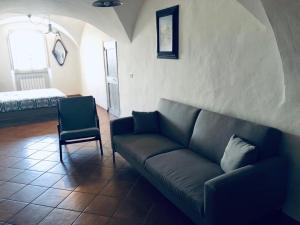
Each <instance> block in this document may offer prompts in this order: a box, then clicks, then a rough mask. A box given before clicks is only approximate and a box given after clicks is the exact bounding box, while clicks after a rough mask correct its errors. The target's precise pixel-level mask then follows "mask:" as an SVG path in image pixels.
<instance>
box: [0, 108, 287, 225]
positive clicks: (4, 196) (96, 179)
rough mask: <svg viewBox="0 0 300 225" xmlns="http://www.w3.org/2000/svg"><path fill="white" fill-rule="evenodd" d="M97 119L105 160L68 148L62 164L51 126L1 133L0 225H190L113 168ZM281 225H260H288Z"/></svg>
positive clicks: (133, 177) (89, 149)
mask: <svg viewBox="0 0 300 225" xmlns="http://www.w3.org/2000/svg"><path fill="white" fill-rule="evenodd" d="M99 115H100V118H101V133H102V139H103V146H104V157H101V156H100V154H99V151H98V148H97V146H96V144H95V143H84V144H76V145H70V146H69V147H68V148H67V149H65V150H64V154H63V157H64V163H63V164H62V163H60V162H59V152H58V144H57V132H56V122H55V121H52V122H45V123H39V124H31V125H26V126H20V127H14V128H5V129H0V224H16V225H33V224H41V225H52V224H53V225H71V224H73V225H82V224H85V225H192V222H191V221H190V220H189V219H187V218H186V217H185V216H184V215H183V214H182V213H181V212H180V211H179V210H178V209H176V208H175V207H174V206H173V205H172V204H171V203H170V202H169V201H167V200H166V199H165V198H164V197H163V196H162V195H161V194H160V193H159V192H158V191H157V190H156V189H155V188H153V187H152V186H151V185H150V184H149V183H148V182H147V181H146V180H145V179H143V178H142V177H140V176H139V175H138V174H137V172H136V171H135V170H134V169H133V168H131V167H130V166H129V165H128V164H127V163H126V162H125V161H124V160H123V159H122V158H121V157H117V163H116V165H114V164H113V163H112V157H111V147H110V142H109V122H108V121H109V118H108V115H107V114H106V112H105V111H103V110H99ZM274 221H276V222H274ZM279 221H281V219H280V218H278V217H276V216H274V217H273V222H271V223H270V222H269V220H268V219H267V220H265V221H264V222H262V223H258V224H259V225H268V224H272V225H276V224H280V225H283V224H290V223H281V222H279Z"/></svg>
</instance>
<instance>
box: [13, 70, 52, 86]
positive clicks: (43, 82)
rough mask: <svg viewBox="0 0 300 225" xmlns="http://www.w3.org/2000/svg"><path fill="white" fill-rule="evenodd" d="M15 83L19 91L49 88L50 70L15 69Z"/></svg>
mask: <svg viewBox="0 0 300 225" xmlns="http://www.w3.org/2000/svg"><path fill="white" fill-rule="evenodd" d="M14 75H15V84H16V89H17V91H24V90H32V89H44V88H49V87H50V84H49V73H48V70H41V71H29V72H28V71H27V72H23V71H22V72H19V71H15V72H14Z"/></svg>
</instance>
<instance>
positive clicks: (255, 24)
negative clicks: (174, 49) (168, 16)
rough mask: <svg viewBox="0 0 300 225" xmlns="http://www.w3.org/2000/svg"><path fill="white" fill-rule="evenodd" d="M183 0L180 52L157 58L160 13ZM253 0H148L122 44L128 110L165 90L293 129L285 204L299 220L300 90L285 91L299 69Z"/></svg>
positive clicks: (148, 104) (286, 149) (144, 106)
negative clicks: (290, 64) (287, 65)
mask: <svg viewBox="0 0 300 225" xmlns="http://www.w3.org/2000/svg"><path fill="white" fill-rule="evenodd" d="M282 2H284V1H282ZM247 3H249V1H248V2H247ZM176 4H180V59H179V60H166V59H157V58H156V24H155V12H156V10H158V9H163V8H166V7H169V6H173V5H176ZM252 4H253V5H251V4H247V5H246V6H247V7H246V8H245V7H243V6H242V5H240V3H238V2H237V1H235V0H189V1H186V0H147V1H145V4H144V6H143V8H142V11H141V13H140V16H139V18H138V21H137V25H136V28H135V33H134V35H133V41H132V43H126V42H124V43H123V42H119V45H118V46H119V71H120V74H119V77H120V95H121V113H122V115H123V116H126V115H129V114H131V111H132V110H154V109H156V107H157V103H158V101H159V98H162V97H165V98H169V99H173V100H177V101H180V102H184V103H188V104H192V105H195V106H199V107H201V108H206V109H210V110H212V111H216V112H220V113H223V114H228V115H232V116H235V117H238V118H242V119H246V120H250V121H253V122H258V123H261V124H265V125H269V126H273V127H276V128H279V129H281V130H282V131H284V132H287V133H291V134H293V135H290V136H289V135H285V139H284V144H283V152H282V153H283V154H285V155H286V156H287V157H288V159H289V162H290V173H289V191H288V198H287V201H286V203H285V207H284V209H285V211H286V212H287V213H288V214H289V215H290V216H292V217H294V218H295V219H297V220H299V221H300V216H299V215H300V191H299V182H300V180H299V171H300V166H299V165H300V163H299V162H300V137H299V135H300V120H299V115H300V103H299V99H300V96H298V95H297V93H294V94H293V99H291V98H290V96H291V95H287V94H286V91H287V90H290V88H289V85H295V84H296V83H297V82H298V83H299V81H298V80H299V74H298V77H297V78H293V77H289V78H290V79H291V78H293V81H291V83H288V82H286V78H287V76H288V74H285V73H284V70H283V65H282V59H281V56H280V53H279V50H278V45H277V42H276V38H275V36H274V32H273V30H272V27H271V26H270V24H269V22H268V21H267V23H266V21H265V20H266V19H267V17H266V15H265V12H264V8H262V7H263V6H262V4H261V2H260V1H252ZM283 4H284V3H283ZM247 8H248V9H251V10H255V12H256V13H254V14H252V13H251V12H249V11H248V10H247ZM298 18H299V17H298ZM298 27H299V26H298ZM131 73H133V74H134V76H133V78H130V76H129V74H131ZM295 95H297V96H295ZM295 99H298V101H295Z"/></svg>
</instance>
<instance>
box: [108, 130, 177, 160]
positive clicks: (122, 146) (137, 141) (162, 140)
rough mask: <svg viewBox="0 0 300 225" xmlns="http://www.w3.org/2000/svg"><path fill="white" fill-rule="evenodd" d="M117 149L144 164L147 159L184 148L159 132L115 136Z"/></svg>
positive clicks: (114, 141) (114, 140)
mask: <svg viewBox="0 0 300 225" xmlns="http://www.w3.org/2000/svg"><path fill="white" fill-rule="evenodd" d="M113 143H114V146H115V150H116V151H117V152H119V153H120V154H121V155H125V156H126V157H128V158H130V159H131V160H133V161H135V162H138V163H140V164H142V165H144V162H145V160H146V159H148V158H150V157H152V156H155V155H157V154H161V153H164V152H168V151H172V150H174V149H179V148H182V146H181V145H179V144H177V143H176V142H173V141H171V140H170V139H168V138H167V137H164V136H162V135H159V134H127V135H117V136H114V137H113Z"/></svg>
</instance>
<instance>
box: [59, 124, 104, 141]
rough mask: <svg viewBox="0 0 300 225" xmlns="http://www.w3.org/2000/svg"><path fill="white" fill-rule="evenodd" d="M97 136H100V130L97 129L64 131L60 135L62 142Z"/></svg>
mask: <svg viewBox="0 0 300 225" xmlns="http://www.w3.org/2000/svg"><path fill="white" fill-rule="evenodd" d="M96 136H100V130H99V128H97V127H92V128H86V129H79V130H70V131H62V132H61V133H60V139H61V140H62V141H67V140H74V139H82V138H90V137H96Z"/></svg>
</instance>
